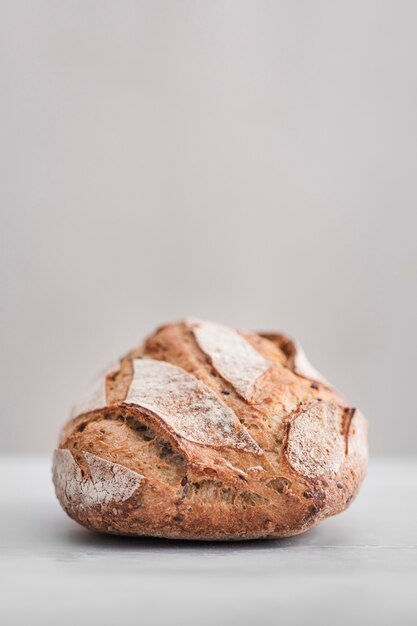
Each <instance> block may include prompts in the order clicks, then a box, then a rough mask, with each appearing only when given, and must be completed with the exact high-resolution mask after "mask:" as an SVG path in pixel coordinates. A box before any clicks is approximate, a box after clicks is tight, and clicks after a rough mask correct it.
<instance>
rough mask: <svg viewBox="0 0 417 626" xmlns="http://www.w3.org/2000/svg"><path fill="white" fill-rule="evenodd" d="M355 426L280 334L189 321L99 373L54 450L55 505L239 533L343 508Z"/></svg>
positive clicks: (140, 528) (107, 520)
mask: <svg viewBox="0 0 417 626" xmlns="http://www.w3.org/2000/svg"><path fill="white" fill-rule="evenodd" d="M366 465H367V444H366V421H365V419H364V418H363V416H362V414H361V413H360V412H359V411H356V410H355V409H350V408H349V407H346V405H345V403H344V400H343V399H342V398H341V396H340V395H339V394H338V392H337V391H336V390H335V389H333V388H332V387H331V386H330V384H329V383H328V382H327V381H326V380H325V379H324V378H323V377H322V376H321V375H320V374H318V372H317V371H316V370H315V369H314V368H313V367H312V366H311V365H310V364H309V363H308V361H307V360H306V358H305V355H304V353H303V351H302V350H301V348H300V347H299V346H298V344H297V343H296V342H294V341H292V340H290V339H288V338H287V337H285V336H284V335H282V334H273V333H269V334H267V333H262V334H256V333H239V332H237V331H235V330H233V329H230V328H227V327H225V326H222V325H219V324H213V323H211V322H203V321H201V320H196V319H193V318H191V319H188V320H187V321H186V322H185V323H179V324H170V325H167V326H164V327H162V328H160V329H158V330H157V331H156V333H154V335H152V336H151V337H149V338H148V339H147V341H146V342H145V343H144V344H142V345H141V346H140V347H139V348H137V349H136V350H134V351H132V352H131V353H129V354H128V355H126V356H125V357H124V358H123V359H121V360H120V361H119V362H117V363H116V364H112V366H111V367H110V368H107V369H106V371H105V373H104V374H103V375H102V377H101V378H100V379H99V380H98V381H97V382H96V383H95V385H94V386H93V389H92V391H91V392H90V393H89V394H87V396H86V397H85V398H84V400H83V401H82V402H81V403H79V404H78V405H76V409H75V411H74V412H73V413H72V417H71V419H70V420H69V421H68V422H67V424H66V425H65V427H64V430H63V434H62V438H61V441H60V448H59V450H57V451H56V452H55V455H54V464H53V478H54V483H55V489H56V493H57V496H58V499H59V500H60V502H61V504H62V505H63V507H64V509H65V510H66V511H67V512H68V514H69V515H70V516H71V517H73V518H74V519H75V520H77V521H78V522H80V523H81V524H83V525H85V526H88V527H90V528H93V529H95V530H100V531H103V532H111V533H117V534H132V535H151V536H161V537H172V538H189V539H249V538H256V537H259V538H262V537H264V538H265V537H281V536H289V535H293V534H297V533H299V532H303V531H304V530H306V529H307V528H309V527H311V526H313V525H315V524H317V523H318V522H319V521H320V520H321V519H324V518H325V517H328V516H329V515H333V514H335V513H338V512H340V511H342V510H343V509H345V508H346V506H348V504H349V503H350V501H351V500H352V499H353V497H354V496H355V494H356V492H357V490H358V488H359V485H360V483H361V481H362V479H363V477H364V475H365V473H366Z"/></svg>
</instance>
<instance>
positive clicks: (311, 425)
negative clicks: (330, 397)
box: [286, 402, 345, 478]
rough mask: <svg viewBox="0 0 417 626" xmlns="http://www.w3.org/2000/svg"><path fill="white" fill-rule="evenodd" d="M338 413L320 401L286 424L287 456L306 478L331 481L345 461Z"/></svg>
mask: <svg viewBox="0 0 417 626" xmlns="http://www.w3.org/2000/svg"><path fill="white" fill-rule="evenodd" d="M341 412H342V410H341V409H340V407H338V406H337V405H336V404H333V403H331V402H320V403H318V404H316V405H314V406H312V407H310V408H308V409H306V410H305V411H302V412H301V413H299V414H298V415H296V416H295V417H294V418H293V419H292V421H291V422H290V425H289V433H288V441H287V447H286V456H287V458H288V461H289V462H290V464H291V465H292V467H293V468H294V469H295V470H296V471H297V472H299V473H300V474H302V475H303V476H307V477H308V478H317V477H320V476H323V477H327V478H332V477H334V476H335V475H336V474H337V472H338V471H339V468H340V465H341V464H342V462H343V460H344V458H345V446H344V438H343V436H342V434H341V423H342V418H341Z"/></svg>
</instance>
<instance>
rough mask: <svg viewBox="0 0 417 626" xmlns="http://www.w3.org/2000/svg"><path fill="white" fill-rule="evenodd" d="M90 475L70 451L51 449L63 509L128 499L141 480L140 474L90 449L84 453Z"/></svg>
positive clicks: (113, 502)
mask: <svg viewBox="0 0 417 626" xmlns="http://www.w3.org/2000/svg"><path fill="white" fill-rule="evenodd" d="M83 455H84V458H85V460H86V461H87V465H88V470H89V472H90V476H85V475H83V473H82V471H81V469H80V467H79V466H78V465H77V463H76V462H75V460H74V457H73V456H72V454H71V452H70V451H69V450H66V449H63V450H62V449H59V450H55V452H54V464H53V472H54V482H55V486H56V489H57V493H58V496H59V498H60V500H61V502H62V503H63V504H64V507H65V508H66V509H68V508H70V507H80V508H90V507H94V506H102V505H109V504H111V505H115V504H118V503H119V502H124V501H125V500H128V499H129V498H130V497H131V496H132V495H133V493H134V492H135V491H136V489H137V488H138V487H139V485H140V484H141V482H142V480H143V478H144V477H143V476H141V475H140V474H138V473H137V472H133V471H132V470H130V469H128V468H127V467H123V466H122V465H119V464H118V463H112V462H110V461H106V460H105V459H102V458H100V457H98V456H96V455H95V454H91V452H87V451H85V452H84V453H83Z"/></svg>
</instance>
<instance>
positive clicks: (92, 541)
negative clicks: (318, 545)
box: [65, 527, 316, 554]
mask: <svg viewBox="0 0 417 626" xmlns="http://www.w3.org/2000/svg"><path fill="white" fill-rule="evenodd" d="M315 533H316V529H315V528H313V529H311V530H309V531H307V532H306V533H303V534H301V535H295V536H293V537H283V538H279V539H248V540H242V541H230V540H229V541H201V540H194V539H193V540H190V539H165V538H159V537H130V536H124V535H112V534H106V533H99V532H96V531H92V530H88V529H86V528H82V527H73V528H71V529H68V530H67V531H66V533H65V534H66V540H67V542H68V543H69V544H71V545H72V547H73V548H75V549H80V550H87V551H89V550H92V551H96V550H97V551H99V552H106V551H109V552H113V551H117V552H119V553H130V552H137V551H139V552H153V551H164V552H167V553H169V552H188V553H193V552H196V553H201V552H205V553H216V552H221V553H223V554H224V553H231V552H242V551H251V552H252V551H263V550H280V549H281V550H282V549H288V548H294V547H299V546H303V545H306V543H308V544H311V541H312V539H313V535H314V534H315ZM307 536H308V541H306V539H307Z"/></svg>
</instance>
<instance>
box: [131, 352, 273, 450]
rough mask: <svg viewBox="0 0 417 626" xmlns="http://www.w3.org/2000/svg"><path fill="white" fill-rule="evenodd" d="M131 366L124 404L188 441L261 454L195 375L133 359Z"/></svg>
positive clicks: (237, 421) (221, 403)
mask: <svg viewBox="0 0 417 626" xmlns="http://www.w3.org/2000/svg"><path fill="white" fill-rule="evenodd" d="M133 367H134V373H133V379H132V382H131V385H130V388H129V391H128V393H127V396H126V399H125V403H127V404H136V405H138V406H140V407H142V408H144V409H147V410H149V411H151V412H152V413H154V414H155V415H157V416H158V417H160V418H161V419H162V420H164V422H165V423H166V424H168V426H170V427H171V429H173V431H174V432H175V433H177V434H178V435H180V436H181V437H183V438H184V439H188V440H189V441H192V442H195V443H199V444H202V445H205V446H221V447H230V448H238V449H241V450H246V451H248V452H252V453H255V454H263V453H262V450H261V449H260V448H259V446H258V444H257V443H256V442H255V441H254V440H253V439H252V437H251V436H250V435H249V433H248V432H247V431H246V429H245V428H244V427H243V426H241V424H240V422H239V420H238V419H237V417H236V415H235V414H234V413H233V411H232V410H231V409H229V407H228V406H226V405H225V404H224V403H223V402H221V401H220V400H219V398H218V397H217V396H216V394H215V393H214V392H213V391H212V390H211V389H209V387H207V386H206V385H205V384H204V383H202V382H201V381H199V380H198V379H197V378H195V376H192V375H191V374H189V373H188V372H186V371H185V370H183V369H181V368H179V367H176V366H174V365H170V364H169V363H165V362H164V361H155V360H153V359H135V360H134V361H133Z"/></svg>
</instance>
